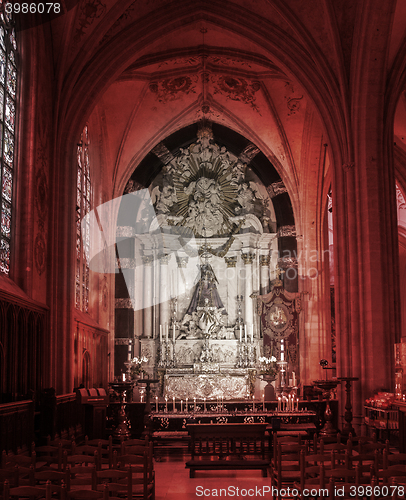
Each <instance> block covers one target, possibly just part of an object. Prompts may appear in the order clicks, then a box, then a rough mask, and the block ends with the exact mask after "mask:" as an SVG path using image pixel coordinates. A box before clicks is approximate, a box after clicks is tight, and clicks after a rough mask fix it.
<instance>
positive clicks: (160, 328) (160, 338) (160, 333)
mask: <svg viewBox="0 0 406 500" xmlns="http://www.w3.org/2000/svg"><path fill="white" fill-rule="evenodd" d="M159 342H161V343H162V325H159Z"/></svg>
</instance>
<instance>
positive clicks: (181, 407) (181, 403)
mask: <svg viewBox="0 0 406 500" xmlns="http://www.w3.org/2000/svg"><path fill="white" fill-rule="evenodd" d="M180 412H181V413H182V412H183V399H181V400H180Z"/></svg>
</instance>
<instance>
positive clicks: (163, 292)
mask: <svg viewBox="0 0 406 500" xmlns="http://www.w3.org/2000/svg"><path fill="white" fill-rule="evenodd" d="M170 258H171V256H170V254H168V255H161V256H160V258H159V261H160V264H161V279H160V283H159V287H160V291H159V293H160V297H159V300H160V305H159V306H160V313H159V324H160V325H162V334H163V335H164V326H165V323H167V324H168V325H169V319H170V318H169V317H170V311H169V299H170V289H169V288H170V286H169V269H168V263H169V259H170ZM158 335H159V332H158Z"/></svg>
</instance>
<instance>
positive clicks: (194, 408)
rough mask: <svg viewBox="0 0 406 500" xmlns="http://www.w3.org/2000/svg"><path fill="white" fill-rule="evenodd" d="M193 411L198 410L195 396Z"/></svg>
mask: <svg viewBox="0 0 406 500" xmlns="http://www.w3.org/2000/svg"><path fill="white" fill-rule="evenodd" d="M193 411H194V412H196V398H193Z"/></svg>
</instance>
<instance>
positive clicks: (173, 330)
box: [172, 324, 175, 342]
mask: <svg viewBox="0 0 406 500" xmlns="http://www.w3.org/2000/svg"><path fill="white" fill-rule="evenodd" d="M172 340H173V342H175V324H173V325H172Z"/></svg>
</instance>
